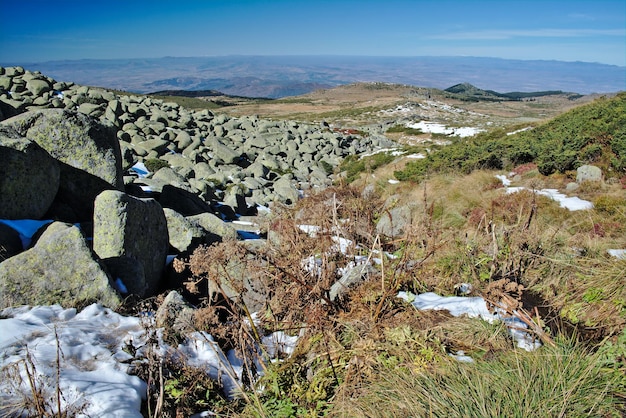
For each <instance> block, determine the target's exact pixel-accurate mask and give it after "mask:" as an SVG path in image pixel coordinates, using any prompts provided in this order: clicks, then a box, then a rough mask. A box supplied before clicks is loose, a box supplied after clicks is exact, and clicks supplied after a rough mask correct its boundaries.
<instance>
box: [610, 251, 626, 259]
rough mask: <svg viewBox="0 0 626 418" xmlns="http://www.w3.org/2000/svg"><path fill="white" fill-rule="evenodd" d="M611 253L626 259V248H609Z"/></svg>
mask: <svg viewBox="0 0 626 418" xmlns="http://www.w3.org/2000/svg"><path fill="white" fill-rule="evenodd" d="M607 252H608V253H609V255H611V256H613V257H615V258H618V259H620V260H626V250H607Z"/></svg>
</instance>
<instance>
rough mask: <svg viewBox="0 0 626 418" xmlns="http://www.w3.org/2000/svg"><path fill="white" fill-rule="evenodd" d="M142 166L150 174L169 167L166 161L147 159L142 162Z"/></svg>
mask: <svg viewBox="0 0 626 418" xmlns="http://www.w3.org/2000/svg"><path fill="white" fill-rule="evenodd" d="M143 164H144V165H145V166H146V168H147V169H148V171H150V172H151V173H156V172H157V171H159V170H160V169H162V168H164V167H169V166H170V164H169V163H168V162H167V161H164V160H161V159H159V158H148V159H147V160H145V161H144V162H143Z"/></svg>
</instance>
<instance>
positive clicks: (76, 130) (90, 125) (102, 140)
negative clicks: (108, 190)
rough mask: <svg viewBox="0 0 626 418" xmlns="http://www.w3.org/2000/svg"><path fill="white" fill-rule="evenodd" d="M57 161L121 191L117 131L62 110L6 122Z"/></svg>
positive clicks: (32, 114)
mask: <svg viewBox="0 0 626 418" xmlns="http://www.w3.org/2000/svg"><path fill="white" fill-rule="evenodd" d="M3 124H5V125H10V126H13V127H14V128H15V129H16V130H17V131H18V132H19V133H20V134H22V135H24V136H25V137H26V138H28V139H30V140H31V141H35V142H36V143H37V144H39V145H40V146H41V147H42V148H44V149H45V150H46V151H48V153H50V155H52V156H53V157H54V158H56V159H57V160H59V161H61V162H63V163H65V164H67V165H69V166H71V167H74V168H77V169H79V170H82V171H85V172H87V173H89V174H92V175H94V176H96V177H99V178H101V179H102V180H104V181H106V182H107V183H109V184H110V185H111V186H113V187H115V188H117V189H121V188H122V187H123V186H124V184H123V176H122V164H121V158H122V157H121V153H120V146H119V142H118V139H117V135H116V132H115V130H113V129H112V128H111V127H110V126H105V125H103V124H101V123H100V122H99V121H98V120H97V119H94V118H90V117H88V116H86V115H84V114H82V113H77V112H72V111H69V110H62V109H43V110H37V111H32V112H27V113H25V114H22V115H18V116H15V117H13V118H11V119H7V120H5V121H3Z"/></svg>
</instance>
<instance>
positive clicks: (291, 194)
mask: <svg viewBox="0 0 626 418" xmlns="http://www.w3.org/2000/svg"><path fill="white" fill-rule="evenodd" d="M274 195H275V198H276V199H277V200H279V201H280V202H282V203H285V204H287V205H291V204H294V203H296V202H297V201H298V199H299V198H300V193H299V192H298V189H296V187H295V186H294V185H293V184H292V183H291V180H289V177H288V176H282V177H281V178H280V179H278V180H276V181H275V182H274Z"/></svg>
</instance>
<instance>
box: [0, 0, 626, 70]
mask: <svg viewBox="0 0 626 418" xmlns="http://www.w3.org/2000/svg"><path fill="white" fill-rule="evenodd" d="M0 18H1V22H2V23H1V24H0V64H2V63H10V64H19V63H34V62H43V61H50V60H56V59H83V58H156V57H163V56H220V55H372V56H376V55H387V56H424V55H434V56H459V55H462V56H482V57H499V58H511V59H524V60H529V59H541V60H561V61H587V62H600V63H605V64H614V65H620V66H626V2H624V1H623V0H586V1H580V0H569V1H555V0H527V1H510V0H499V1H493V0H492V1H471V0H439V1H434V0H424V1H422V0H413V1H409V0H383V1H374V0H371V1H370V0H360V1H351V0H335V1H330V0H304V1H300V0H291V1H287V0H265V1H263V0H249V1H245V0H204V1H201V0H177V1H170V0H150V1H146V0H123V1H121V0H108V1H97V0H94V1H92V0H81V1H76V0H45V1H43V0H21V1H17V0H0Z"/></svg>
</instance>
